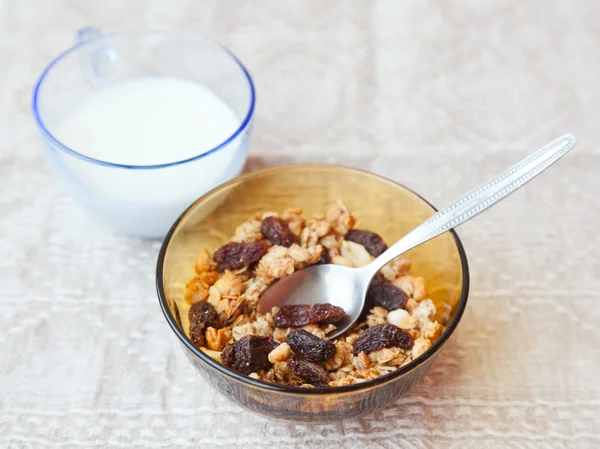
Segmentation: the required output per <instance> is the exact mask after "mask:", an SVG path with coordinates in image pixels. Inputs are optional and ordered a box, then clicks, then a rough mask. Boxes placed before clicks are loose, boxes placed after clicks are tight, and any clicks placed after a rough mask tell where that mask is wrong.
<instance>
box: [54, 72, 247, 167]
mask: <svg viewBox="0 0 600 449" xmlns="http://www.w3.org/2000/svg"><path fill="white" fill-rule="evenodd" d="M239 124H240V119H239V118H238V117H236V115H235V113H234V112H233V111H232V110H231V108H230V107H229V106H228V105H227V104H226V103H225V102H223V101H222V100H221V99H220V98H219V97H218V96H217V95H216V94H215V93H213V91H211V90H210V89H209V88H207V87H205V86H202V85H200V84H197V83H194V82H191V81H186V80H182V79H178V78H169V77H148V78H138V79H133V80H129V81H125V82H121V83H117V84H114V85H112V86H109V87H106V88H102V89H98V90H96V91H91V92H90V93H89V94H87V95H86V96H85V97H84V98H83V99H82V100H81V101H80V102H79V103H78V104H76V105H74V107H73V108H72V109H71V110H69V111H67V113H66V114H65V116H64V117H62V118H61V120H60V121H59V122H58V126H57V129H56V130H55V137H56V138H57V139H58V140H59V141H60V142H62V143H63V144H64V145H66V146H67V147H69V148H72V149H74V150H75V151H77V152H78V153H81V154H84V155H86V156H89V157H91V158H94V159H98V160H101V161H106V162H112V163H116V164H125V165H158V164H166V163H169V162H176V161H181V160H185V159H189V158H192V157H194V156H197V155H199V154H203V153H205V152H207V151H209V150H211V149H212V148H214V147H216V146H218V145H219V144H221V143H223V142H224V141H225V140H227V138H229V137H230V136H231V135H232V134H233V133H234V132H235V131H236V129H237V128H238V126H239Z"/></svg>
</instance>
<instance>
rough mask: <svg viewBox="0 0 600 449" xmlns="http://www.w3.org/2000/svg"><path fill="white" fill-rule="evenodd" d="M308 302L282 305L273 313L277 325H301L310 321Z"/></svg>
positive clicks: (310, 307)
mask: <svg viewBox="0 0 600 449" xmlns="http://www.w3.org/2000/svg"><path fill="white" fill-rule="evenodd" d="M311 309H312V306H310V305H308V304H299V305H288V306H282V307H281V308H280V309H279V310H278V311H277V313H276V314H275V326H277V327H302V326H305V325H307V324H308V323H310V310H311Z"/></svg>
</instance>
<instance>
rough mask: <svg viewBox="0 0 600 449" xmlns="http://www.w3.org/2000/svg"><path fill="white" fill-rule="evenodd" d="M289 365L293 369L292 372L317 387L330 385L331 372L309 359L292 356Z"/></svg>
mask: <svg viewBox="0 0 600 449" xmlns="http://www.w3.org/2000/svg"><path fill="white" fill-rule="evenodd" d="M288 365H289V366H290V368H291V369H292V373H294V374H295V375H296V376H298V377H300V378H301V379H303V380H304V381H305V382H308V383H309V384H312V385H314V386H317V387H328V386H329V373H328V372H327V371H326V370H325V369H323V368H321V367H320V366H319V365H316V364H314V363H312V362H309V361H307V360H302V359H301V358H299V357H296V356H291V357H290V358H289V359H288Z"/></svg>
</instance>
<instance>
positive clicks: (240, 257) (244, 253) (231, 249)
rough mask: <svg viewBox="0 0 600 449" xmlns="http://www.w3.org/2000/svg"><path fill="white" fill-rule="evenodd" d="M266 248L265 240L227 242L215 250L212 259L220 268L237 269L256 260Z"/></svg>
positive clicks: (267, 246)
mask: <svg viewBox="0 0 600 449" xmlns="http://www.w3.org/2000/svg"><path fill="white" fill-rule="evenodd" d="M268 249H269V245H268V243H267V242H250V243H238V242H229V243H226V244H225V245H223V246H221V247H220V248H219V249H218V250H216V251H215V254H214V256H213V259H214V261H215V262H217V263H218V264H219V269H220V270H225V269H228V270H237V269H238V268H243V267H245V266H248V265H250V264H253V263H254V262H258V261H259V260H260V258H261V257H262V256H264V255H265V253H266V252H267V250H268Z"/></svg>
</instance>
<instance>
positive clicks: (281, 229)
mask: <svg viewBox="0 0 600 449" xmlns="http://www.w3.org/2000/svg"><path fill="white" fill-rule="evenodd" d="M260 231H261V232H262V233H263V235H264V236H265V238H267V239H269V240H270V241H271V243H273V245H281V246H287V247H289V246H292V244H294V243H299V239H298V236H297V235H296V234H294V233H293V232H292V231H290V227H289V225H288V222H287V221H285V220H283V219H281V218H277V217H267V218H265V219H264V220H263V221H262V226H261V228H260Z"/></svg>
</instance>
